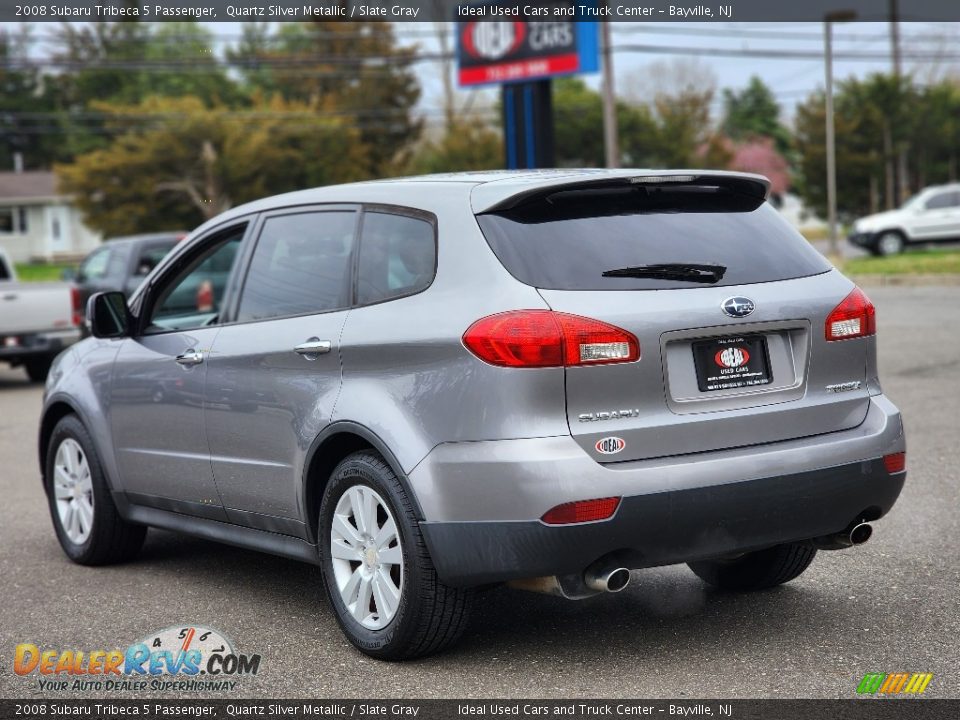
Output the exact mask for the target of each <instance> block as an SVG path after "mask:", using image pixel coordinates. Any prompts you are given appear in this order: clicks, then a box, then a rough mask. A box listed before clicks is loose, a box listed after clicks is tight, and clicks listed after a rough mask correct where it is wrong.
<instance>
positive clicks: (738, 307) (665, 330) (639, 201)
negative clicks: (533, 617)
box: [478, 175, 874, 462]
mask: <svg viewBox="0 0 960 720" xmlns="http://www.w3.org/2000/svg"><path fill="white" fill-rule="evenodd" d="M765 195H766V185H765V183H763V182H762V181H761V180H759V179H756V178H749V177H737V176H729V175H724V176H716V177H712V176H688V177H681V178H680V179H676V178H675V177H660V178H652V179H651V178H618V179H615V180H612V181H609V182H604V183H597V182H591V183H590V184H589V185H585V186H583V187H578V186H571V185H566V186H564V187H561V188H556V189H550V188H546V189H543V190H542V191H541V192H539V193H536V194H532V195H531V194H527V195H525V196H524V197H522V198H520V199H519V200H518V201H517V202H510V201H507V202H503V203H501V204H500V205H499V206H497V207H494V208H492V210H490V211H488V212H484V213H482V214H480V215H478V222H479V223H480V226H481V228H482V230H483V232H484V235H485V236H486V238H487V240H488V242H489V243H490V246H491V248H492V249H493V251H494V252H495V253H496V255H497V256H498V257H499V259H500V260H501V262H502V263H503V264H504V266H505V267H506V268H507V270H508V271H510V272H511V273H512V274H513V275H514V276H515V277H516V278H517V279H519V280H520V281H522V282H524V283H526V284H529V285H532V286H534V287H537V288H538V289H539V291H540V293H541V295H542V296H543V298H544V299H545V300H546V302H547V303H548V305H549V306H550V308H551V309H553V310H555V311H559V312H564V313H571V314H575V315H580V316H584V317H588V318H592V319H596V320H601V321H603V322H606V323H609V324H611V325H614V326H617V327H619V328H622V329H624V330H626V331H628V332H629V333H632V334H633V335H634V336H636V338H637V340H638V341H639V345H640V359H639V360H638V361H636V362H625V363H618V364H604V365H594V366H590V365H586V366H578V367H568V368H567V370H566V393H567V418H568V422H569V425H570V431H571V433H572V434H573V436H574V437H575V438H576V440H577V441H578V442H579V443H580V444H581V445H582V447H583V448H584V449H585V450H587V451H588V452H589V453H590V454H591V455H592V456H593V457H594V458H595V459H596V460H597V461H599V462H622V461H630V460H641V459H647V458H655V457H663V456H670V455H680V454H686V453H696V452H705V451H714V450H721V449H725V448H734V447H743V446H747V445H755V444H761V443H770V442H777V441H782V440H788V439H792V438H797V437H804V436H810V435H817V434H821V433H827V432H833V431H838V430H844V429H847V428H851V427H855V426H857V425H859V424H860V423H861V422H862V421H863V419H864V417H865V416H866V412H867V408H868V404H869V399H868V392H867V382H866V381H867V369H868V360H869V355H870V353H872V352H873V351H874V350H873V348H874V344H873V338H855V339H851V340H843V341H830V342H828V341H827V340H826V338H825V335H824V326H825V323H826V320H827V317H828V315H830V313H831V311H833V310H834V309H835V308H836V307H837V305H838V304H839V303H841V302H842V301H843V300H844V298H845V297H846V296H847V295H848V294H849V293H850V292H851V291H852V290H853V289H854V286H853V284H852V283H851V282H850V281H849V280H847V279H846V278H844V277H843V276H842V275H840V274H839V273H838V272H836V271H835V270H833V269H832V266H831V265H830V264H829V263H828V262H827V261H826V260H825V259H824V258H823V257H822V256H821V255H820V254H819V253H818V252H817V251H816V250H815V249H813V248H812V247H811V246H810V244H809V243H808V242H807V241H806V240H805V239H804V238H803V237H802V236H800V235H799V234H798V233H797V232H796V231H794V230H793V229H792V228H791V227H790V226H789V225H788V224H787V223H786V222H785V221H784V220H783V219H782V218H781V217H780V216H779V214H778V213H777V212H776V210H775V209H773V208H772V207H771V206H770V205H769V204H768V203H767V202H765ZM605 273H606V274H605Z"/></svg>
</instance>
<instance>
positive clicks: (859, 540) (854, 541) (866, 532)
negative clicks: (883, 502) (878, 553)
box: [850, 523, 873, 545]
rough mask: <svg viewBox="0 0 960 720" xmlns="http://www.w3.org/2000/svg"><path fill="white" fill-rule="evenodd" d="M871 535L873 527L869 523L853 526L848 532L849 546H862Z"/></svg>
mask: <svg viewBox="0 0 960 720" xmlns="http://www.w3.org/2000/svg"><path fill="white" fill-rule="evenodd" d="M871 535H873V526H872V525H870V523H860V524H859V525H855V526H854V528H853V529H852V530H851V531H850V544H851V545H863V544H864V543H865V542H866V541H867V540H869V539H870V536H871Z"/></svg>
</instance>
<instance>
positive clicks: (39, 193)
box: [0, 170, 59, 202]
mask: <svg viewBox="0 0 960 720" xmlns="http://www.w3.org/2000/svg"><path fill="white" fill-rule="evenodd" d="M58 195H59V193H58V192H57V177H56V175H54V174H53V173H52V172H46V171H40V170H30V171H27V172H21V173H17V172H0V202H2V201H4V200H20V199H23V200H26V199H28V198H29V199H38V198H52V197H57V196H58Z"/></svg>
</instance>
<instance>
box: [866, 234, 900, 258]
mask: <svg viewBox="0 0 960 720" xmlns="http://www.w3.org/2000/svg"><path fill="white" fill-rule="evenodd" d="M904 244H905V243H904V239H903V234H902V233H900V232H899V231H897V230H886V231H884V232H882V233H880V235H879V236H878V237H877V239H876V240H874V241H873V247H872V248H871V250H872V251H873V254H874V255H878V256H880V257H888V256H890V255H899V254H900V253H902V252H903V247H904Z"/></svg>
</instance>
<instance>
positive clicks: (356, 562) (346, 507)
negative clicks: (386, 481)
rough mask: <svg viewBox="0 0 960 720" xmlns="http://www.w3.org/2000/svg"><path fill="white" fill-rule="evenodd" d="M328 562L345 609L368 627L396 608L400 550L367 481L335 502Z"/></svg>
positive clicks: (389, 517) (385, 508)
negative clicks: (331, 567) (366, 483)
mask: <svg viewBox="0 0 960 720" xmlns="http://www.w3.org/2000/svg"><path fill="white" fill-rule="evenodd" d="M330 561H331V564H332V566H333V574H334V578H335V580H336V583H337V589H338V590H339V592H340V599H341V600H343V604H344V606H345V607H346V608H347V612H349V613H350V615H351V616H352V617H353V619H354V620H356V621H357V622H358V623H360V624H361V625H362V626H363V627H365V628H367V629H369V630H382V629H383V628H384V627H386V626H387V625H388V624H389V623H390V621H391V620H393V618H394V616H395V615H396V614H397V610H398V609H399V607H400V596H401V593H402V592H403V574H404V569H403V548H402V546H401V544H400V534H399V532H398V530H397V523H396V521H395V520H394V517H393V513H392V512H391V511H390V507H389V505H387V503H386V501H385V500H384V499H383V498H382V497H381V496H380V495H379V494H378V493H377V492H376V491H375V490H373V488H371V487H369V486H367V485H354V486H352V487H351V488H349V489H348V490H347V491H346V492H345V493H343V495H341V496H340V500H339V501H338V502H337V507H336V509H335V510H334V513H333V521H332V522H331V525H330Z"/></svg>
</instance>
